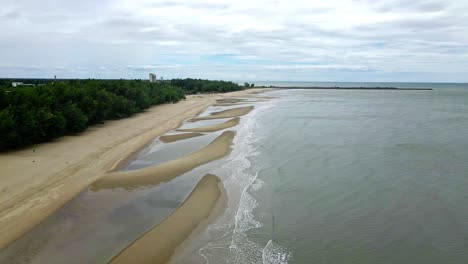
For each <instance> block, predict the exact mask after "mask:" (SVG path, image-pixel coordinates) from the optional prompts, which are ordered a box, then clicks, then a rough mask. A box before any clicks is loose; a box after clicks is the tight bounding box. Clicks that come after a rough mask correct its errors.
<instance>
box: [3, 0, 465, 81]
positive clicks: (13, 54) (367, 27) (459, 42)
mask: <svg viewBox="0 0 468 264" xmlns="http://www.w3.org/2000/svg"><path fill="white" fill-rule="evenodd" d="M4 7H5V9H4V10H7V12H5V13H0V30H2V32H4V33H3V34H2V36H0V76H1V77H8V76H11V75H27V74H32V72H33V73H34V74H41V73H42V74H43V75H51V74H55V73H57V74H59V75H67V76H68V77H73V76H74V74H75V75H76V76H77V77H92V76H94V77H99V76H102V77H106V78H111V77H115V78H120V77H129V78H135V77H141V78H145V77H146V73H147V72H148V71H156V72H158V73H161V74H164V75H165V76H168V77H171V76H172V77H186V76H193V77H205V78H241V79H242V78H257V79H266V78H275V79H291V78H292V79H294V78H295V79H301V80H304V79H316V78H319V79H321V80H323V78H329V79H341V80H343V78H351V79H352V80H375V79H376V78H386V79H387V80H388V79H389V78H390V79H391V78H393V79H395V80H396V79H399V78H409V77H411V78H410V79H412V80H414V78H421V76H426V77H427V78H429V79H431V80H454V78H455V79H457V80H463V79H464V78H466V77H464V75H465V74H464V73H466V72H467V71H468V63H467V61H468V47H467V43H468V34H466V33H465V32H468V23H467V22H466V21H468V19H467V14H468V4H467V3H465V2H464V1H463V0H453V1H451V2H441V1H422V0H416V1H411V2H408V1H400V0H397V1H391V0H384V1H379V2H375V1H370V0H364V1H363V0H361V1H353V0H338V1H336V2H335V1H333V2H320V3H319V2H310V1H297V2H291V1H282V0H281V1H280V0H278V1H276V2H275V3H274V4H273V3H271V2H268V1H266V0H260V1H236V2H230V1H210V0H204V1H197V2H194V1H181V0H180V1H150V0H132V1H130V0H119V1H117V2H115V1H112V2H111V1H98V2H95V1H91V0H82V1H73V2H72V1H63V0H61V1H59V0H46V1H45V2H41V3H39V2H37V1H32V0H24V1H21V2H20V3H18V2H16V1H12V0H6V3H5V4H4ZM15 10H21V12H20V13H19V12H17V11H15ZM223 54H231V56H223ZM29 65H36V66H37V68H34V69H31V68H30V67H29ZM223 74H224V75H223ZM411 74H413V75H411ZM87 75H89V76H87ZM223 76H224V77H223ZM400 80H402V79H400Z"/></svg>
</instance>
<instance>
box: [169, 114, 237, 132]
mask: <svg viewBox="0 0 468 264" xmlns="http://www.w3.org/2000/svg"><path fill="white" fill-rule="evenodd" d="M239 122H240V118H239V117H235V118H233V119H230V120H228V121H226V122H224V123H221V124H217V125H211V126H204V127H196V128H187V129H177V130H176V131H180V132H215V131H220V130H223V129H226V128H230V127H234V126H237V125H238V124H239Z"/></svg>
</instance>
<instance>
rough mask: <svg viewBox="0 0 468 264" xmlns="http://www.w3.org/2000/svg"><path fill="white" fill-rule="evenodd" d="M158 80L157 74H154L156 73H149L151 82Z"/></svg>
mask: <svg viewBox="0 0 468 264" xmlns="http://www.w3.org/2000/svg"><path fill="white" fill-rule="evenodd" d="M157 80H158V79H157V78H156V74H154V73H150V74H149V81H150V82H152V83H154V82H157Z"/></svg>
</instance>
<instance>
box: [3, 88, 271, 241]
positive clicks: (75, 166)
mask: <svg viewBox="0 0 468 264" xmlns="http://www.w3.org/2000/svg"><path fill="white" fill-rule="evenodd" d="M255 90H260V91H268V90H271V89H247V90H243V91H237V92H231V93H225V94H206V95H190V96H187V99H186V100H183V101H180V102H178V103H175V104H164V105H158V106H155V107H152V108H150V109H148V110H146V111H145V112H143V113H140V114H137V115H134V116H132V117H129V118H125V119H121V120H115V121H108V122H106V123H105V124H103V125H96V126H92V127H90V128H89V129H87V130H86V131H85V132H83V133H81V134H79V135H77V136H65V137H62V138H60V139H58V140H56V141H53V142H49V143H43V144H39V145H34V146H31V147H28V148H25V149H22V150H17V151H11V152H7V153H1V154H0V167H1V168H2V174H1V175H0V180H1V181H2V188H1V189H0V233H1V234H2V235H1V237H0V249H3V248H4V247H6V246H7V245H9V244H10V243H11V242H13V241H14V240H16V239H17V238H19V237H20V236H22V235H23V234H24V233H26V232H28V231H29V230H30V229H32V228H33V227H35V226H36V225H37V224H39V223H40V222H41V221H42V220H44V219H45V218H46V217H48V216H49V215H50V214H52V213H53V212H55V211H56V210H57V209H59V208H60V207H62V206H63V205H64V204H65V203H66V202H68V201H69V200H71V199H72V198H73V197H75V196H76V195H77V194H79V193H80V192H81V191H83V190H84V189H86V188H87V187H88V186H89V185H90V184H91V183H93V182H94V181H96V180H98V179H99V178H101V177H103V176H104V175H105V174H106V173H108V172H110V171H115V170H117V169H118V168H120V167H122V166H123V165H124V164H126V163H127V162H128V160H130V159H131V158H132V157H133V155H135V154H136V153H137V152H138V151H139V150H141V149H142V148H143V147H144V146H146V145H147V144H148V143H149V142H151V140H153V139H155V138H157V137H158V136H160V135H163V134H164V133H166V132H168V131H170V130H173V129H176V128H177V127H179V126H180V125H181V124H182V122H183V121H184V120H187V119H189V118H191V117H194V116H196V115H197V114H199V113H201V112H202V111H204V110H205V109H206V108H207V107H209V106H211V105H213V104H214V103H216V100H219V99H223V98H226V97H233V96H243V95H246V94H249V93H251V92H254V91H255Z"/></svg>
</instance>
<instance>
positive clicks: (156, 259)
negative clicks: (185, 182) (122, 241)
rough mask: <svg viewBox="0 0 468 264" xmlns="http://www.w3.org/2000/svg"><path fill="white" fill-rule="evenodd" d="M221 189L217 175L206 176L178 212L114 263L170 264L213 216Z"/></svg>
mask: <svg viewBox="0 0 468 264" xmlns="http://www.w3.org/2000/svg"><path fill="white" fill-rule="evenodd" d="M221 185H222V183H221V182H220V180H219V178H218V177H216V176H215V175H212V174H207V175H205V176H204V177H203V178H202V179H201V180H200V182H198V184H197V186H196V187H195V188H194V189H193V191H192V193H191V194H190V195H189V197H188V198H187V199H186V200H185V201H184V202H183V203H182V205H181V206H180V207H179V208H178V209H177V210H176V211H174V212H173V213H172V214H171V215H170V216H168V217H167V218H166V219H165V220H164V221H163V222H161V223H160V224H159V225H157V226H155V227H154V228H152V229H151V230H149V231H148V232H146V233H145V234H144V235H143V236H141V237H140V238H139V239H137V240H135V241H134V242H133V243H132V244H130V245H129V246H128V247H127V248H125V249H124V250H123V251H121V252H120V253H119V254H118V255H117V256H115V257H114V258H113V259H112V260H111V262H110V263H112V264H126V263H132V264H133V263H141V264H145V263H153V264H159V263H166V262H168V261H169V259H170V258H171V256H172V255H173V254H174V253H175V250H176V248H177V247H179V246H180V245H181V244H182V243H183V242H184V241H185V240H186V239H187V238H188V237H189V236H190V235H191V234H192V232H193V231H194V230H195V229H196V227H197V226H199V225H200V224H201V223H202V222H203V220H204V219H207V218H208V217H209V216H210V213H211V211H212V209H213V208H214V207H215V206H216V203H217V202H218V200H219V198H220V197H221V194H222V192H223V187H222V186H221Z"/></svg>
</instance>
